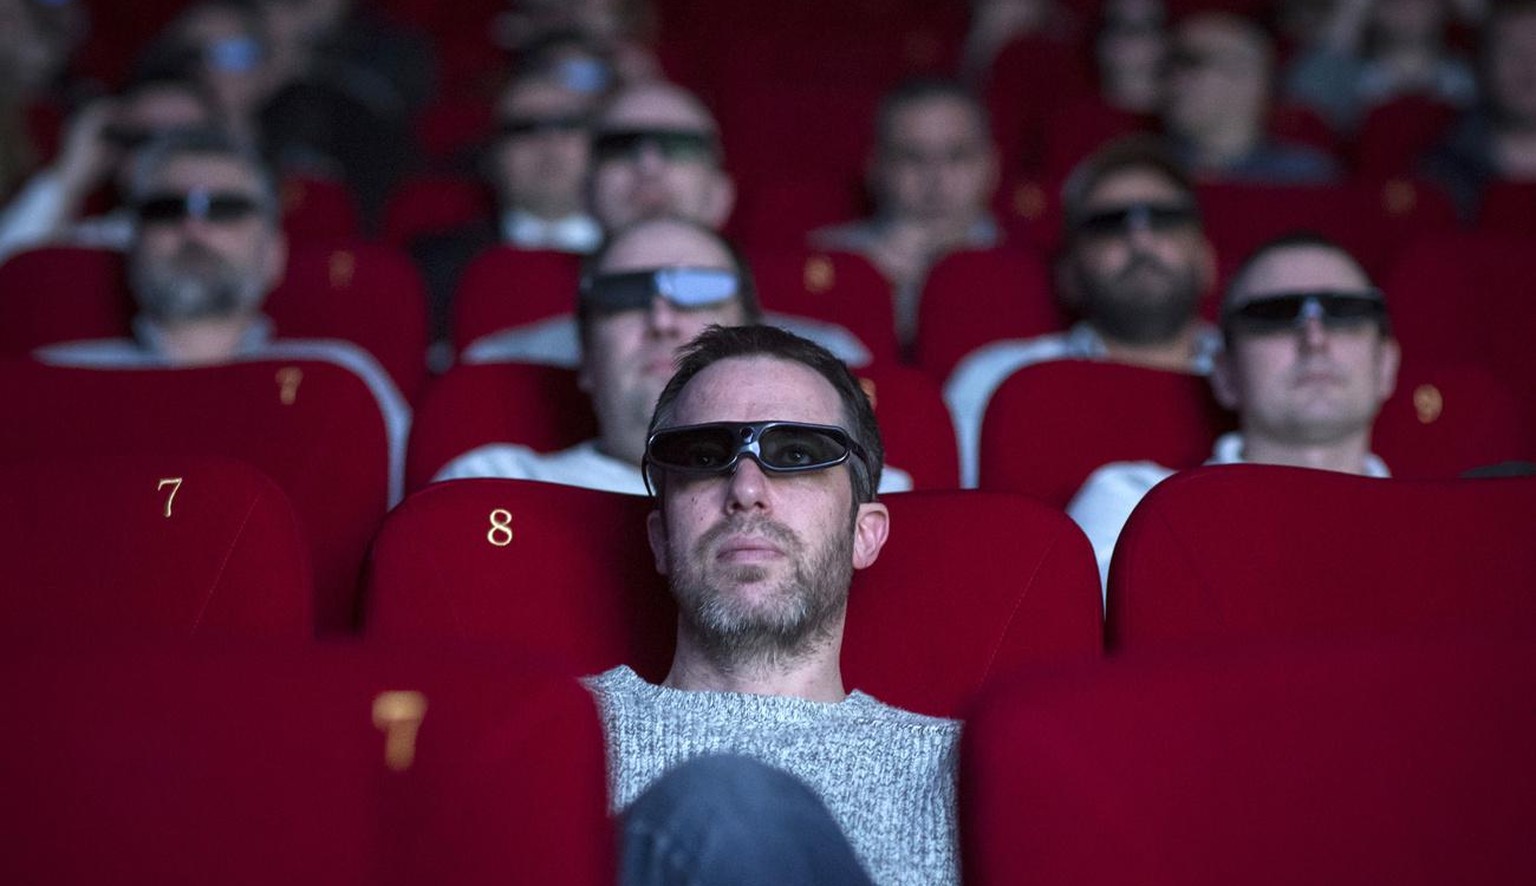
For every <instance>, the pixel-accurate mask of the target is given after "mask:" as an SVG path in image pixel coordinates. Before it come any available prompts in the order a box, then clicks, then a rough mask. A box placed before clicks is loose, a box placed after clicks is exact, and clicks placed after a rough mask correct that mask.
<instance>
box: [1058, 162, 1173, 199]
mask: <svg viewBox="0 0 1536 886" xmlns="http://www.w3.org/2000/svg"><path fill="white" fill-rule="evenodd" d="M1189 199H1190V195H1189V193H1188V192H1187V191H1185V190H1184V189H1183V188H1181V187H1179V185H1178V184H1177V183H1175V182H1174V181H1173V180H1172V179H1170V178H1168V176H1167V175H1165V174H1163V173H1162V172H1160V171H1158V170H1156V169H1153V168H1151V167H1147V166H1127V167H1125V168H1123V169H1117V170H1115V171H1113V172H1110V173H1107V174H1105V175H1104V176H1102V177H1101V178H1100V179H1099V180H1098V181H1097V182H1095V183H1094V185H1093V187H1092V188H1091V189H1089V191H1088V195H1087V197H1086V198H1085V199H1084V201H1083V202H1084V203H1085V204H1086V205H1087V206H1091V207H1101V206H1123V205H1125V204H1127V203H1139V202H1145V201H1154V200H1166V201H1188V200H1189Z"/></svg>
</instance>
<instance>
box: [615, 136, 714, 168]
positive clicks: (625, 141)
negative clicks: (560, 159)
mask: <svg viewBox="0 0 1536 886" xmlns="http://www.w3.org/2000/svg"><path fill="white" fill-rule="evenodd" d="M647 147H650V148H654V149H655V150H656V152H657V153H659V154H661V156H662V157H664V158H665V159H666V160H667V161H668V162H686V161H693V160H704V159H710V158H713V157H714V156H715V155H716V153H717V149H716V146H715V137H714V136H713V135H711V134H710V133H708V132H701V131H699V130H692V129H610V130H607V131H605V132H600V133H598V134H597V135H596V136H595V137H594V138H593V139H592V156H593V158H594V159H595V160H596V161H597V162H598V163H604V162H607V161H610V160H633V159H634V158H636V157H638V156H639V155H640V152H641V151H643V150H644V149H646V148H647Z"/></svg>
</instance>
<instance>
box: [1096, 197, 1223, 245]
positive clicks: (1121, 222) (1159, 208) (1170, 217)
mask: <svg viewBox="0 0 1536 886" xmlns="http://www.w3.org/2000/svg"><path fill="white" fill-rule="evenodd" d="M1199 223H1200V212H1199V210H1197V209H1196V208H1195V207H1194V206H1192V205H1190V204H1188V203H1131V204H1129V205H1126V206H1117V207H1115V208H1113V209H1103V210H1099V211H1096V212H1089V213H1087V214H1085V215H1084V216H1083V217H1082V218H1080V219H1078V221H1077V225H1076V227H1077V231H1078V233H1080V234H1084V235H1087V236H1090V237H1112V236H1119V235H1123V234H1128V233H1130V232H1131V231H1138V230H1146V231H1172V230H1178V229H1180V228H1189V227H1194V226H1196V225H1198V224H1199Z"/></svg>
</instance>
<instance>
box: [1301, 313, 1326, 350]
mask: <svg viewBox="0 0 1536 886" xmlns="http://www.w3.org/2000/svg"><path fill="white" fill-rule="evenodd" d="M1300 324H1301V325H1300V326H1298V327H1297V329H1296V338H1297V341H1298V343H1299V344H1300V345H1301V347H1302V348H1304V349H1306V350H1309V351H1318V350H1322V349H1324V348H1325V347H1327V345H1328V327H1327V326H1326V325H1325V324H1324V323H1323V318H1322V317H1302V318H1301V320H1300Z"/></svg>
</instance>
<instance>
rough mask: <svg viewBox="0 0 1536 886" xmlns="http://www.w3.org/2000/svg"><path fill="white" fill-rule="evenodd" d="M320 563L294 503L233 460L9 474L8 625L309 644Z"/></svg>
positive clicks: (98, 461) (1, 488)
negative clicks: (209, 634)
mask: <svg viewBox="0 0 1536 886" xmlns="http://www.w3.org/2000/svg"><path fill="white" fill-rule="evenodd" d="M313 595H314V590H313V581H312V579H311V577H310V565H309V552H308V550H307V548H306V546H305V542H304V539H303V537H302V536H301V534H300V530H299V525H298V520H297V518H296V517H295V515H294V512H293V506H292V505H290V504H289V503H288V498H287V496H285V495H284V494H283V492H282V490H281V489H279V488H278V487H277V486H276V485H275V484H274V483H273V482H272V481H271V480H269V479H267V478H266V477H265V476H263V475H262V474H261V473H260V472H258V471H256V470H254V469H253V468H251V467H250V466H248V465H246V464H244V463H242V462H238V461H234V460H232V459H226V458H212V457H199V456H186V455H180V456H164V455H157V456H118V457H111V456H107V457H101V458H79V459H69V460H65V459H39V460H26V461H19V462H15V463H10V464H0V624H3V625H4V626H5V628H6V629H7V631H21V632H31V631H36V630H39V629H48V630H53V629H57V630H59V631H62V632H66V633H67V632H69V631H70V630H71V629H74V628H83V629H96V628H103V629H110V630H120V629H126V630H133V629H142V628H146V627H148V628H156V629H168V630H170V631H173V632H176V633H184V634H193V633H199V632H202V631H205V630H214V631H232V632H236V633H254V634H277V635H287V636H290V637H305V636H309V635H310V634H311V633H312V631H313V621H312V618H311V615H310V609H311V607H312V605H313V599H312V598H313Z"/></svg>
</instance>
